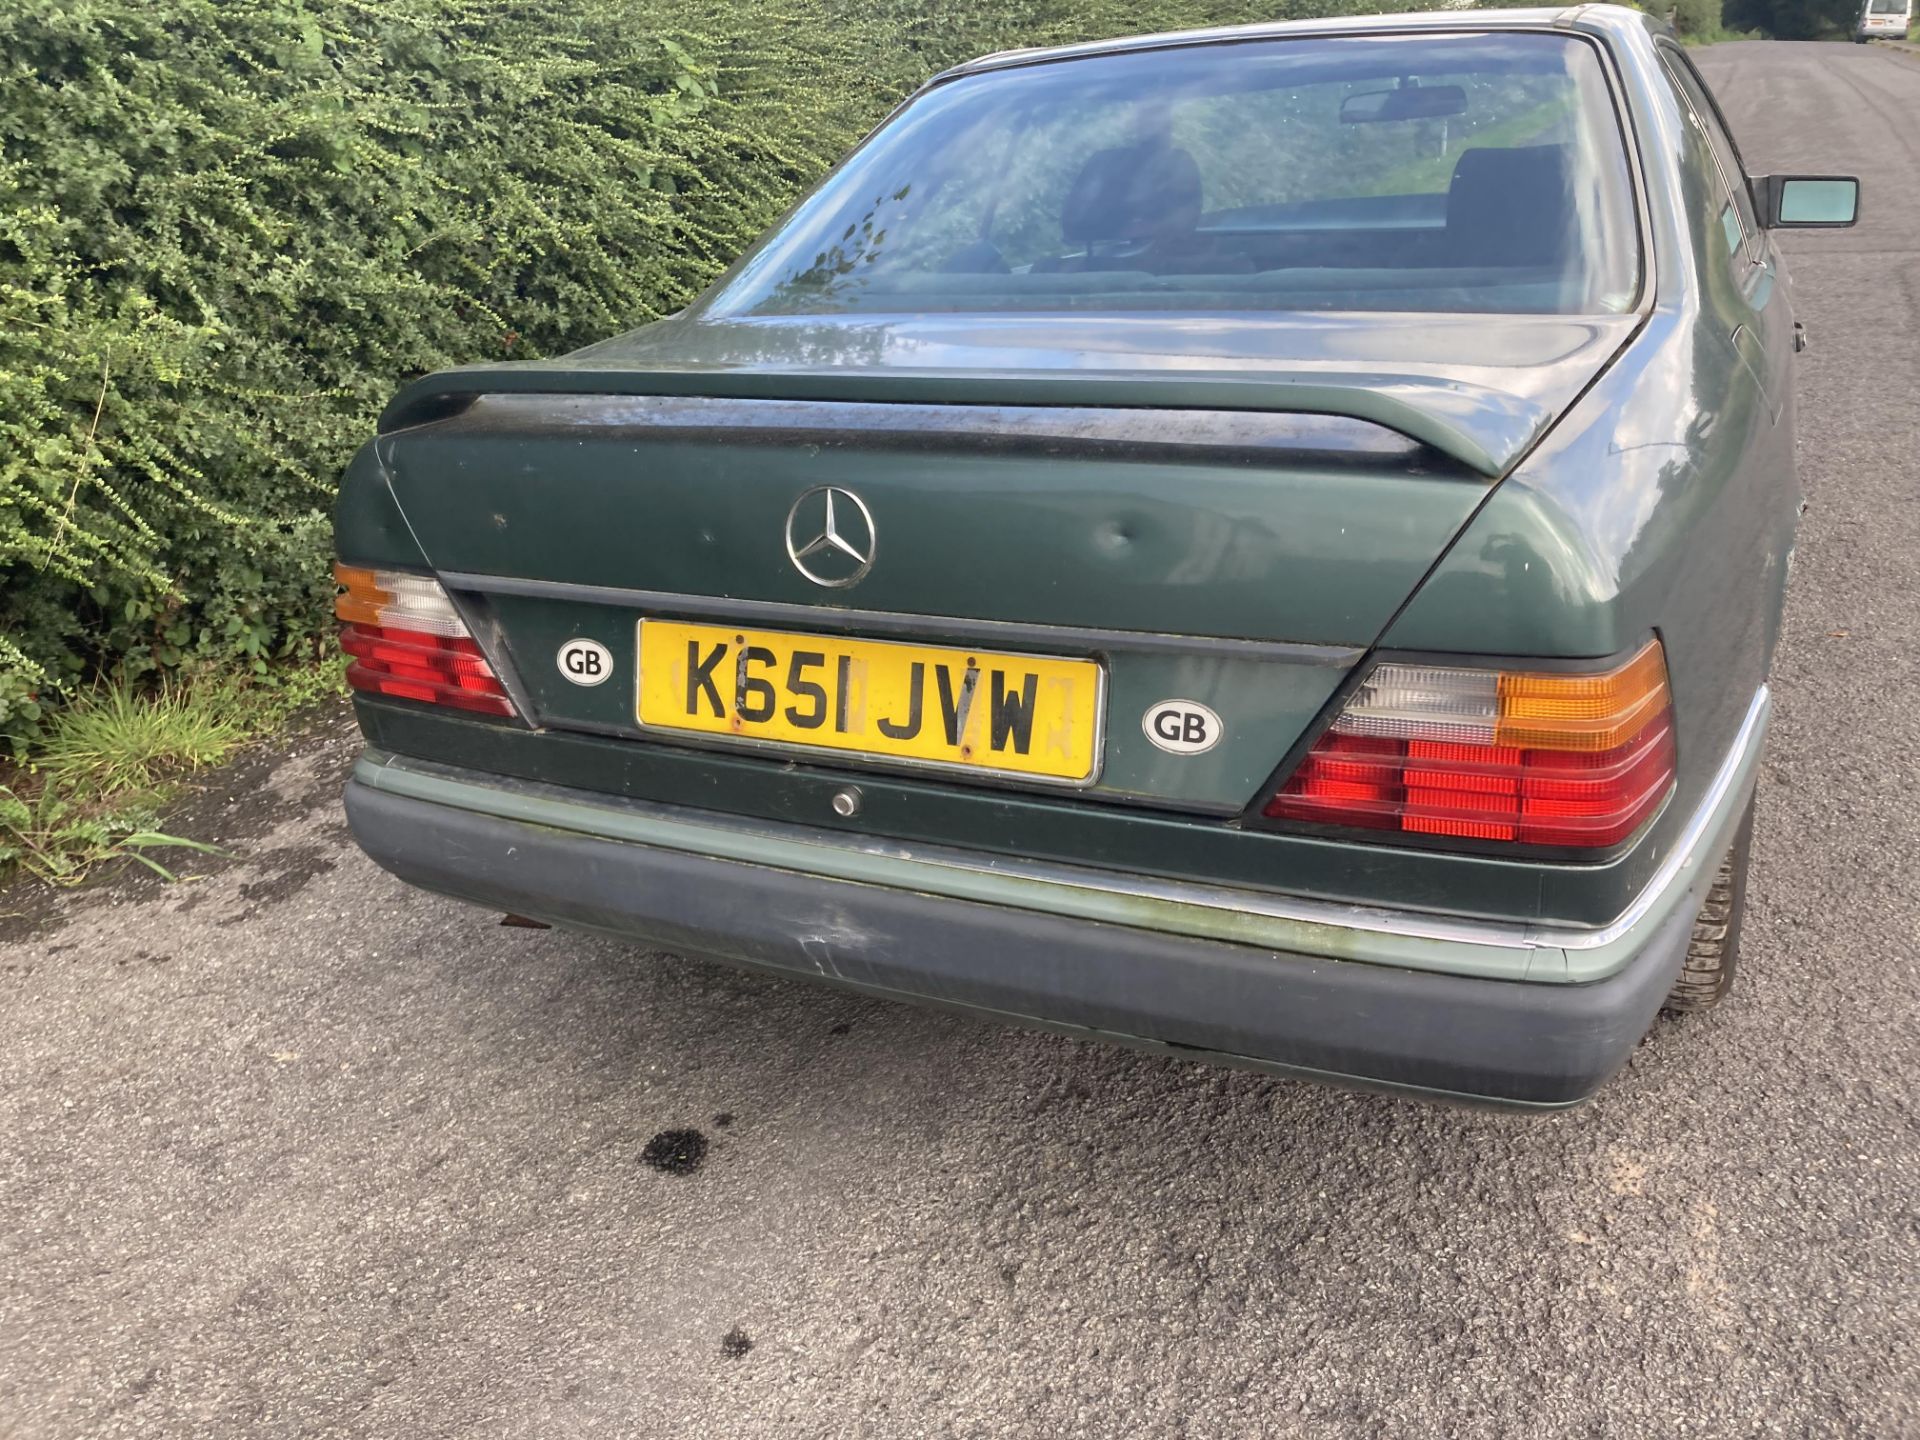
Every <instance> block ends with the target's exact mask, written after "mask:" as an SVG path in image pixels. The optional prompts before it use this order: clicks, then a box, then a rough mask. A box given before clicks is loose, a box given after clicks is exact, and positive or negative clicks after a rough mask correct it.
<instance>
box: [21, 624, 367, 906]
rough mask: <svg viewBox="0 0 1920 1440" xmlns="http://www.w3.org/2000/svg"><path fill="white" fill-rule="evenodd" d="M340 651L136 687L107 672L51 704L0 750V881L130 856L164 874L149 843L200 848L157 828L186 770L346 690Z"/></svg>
mask: <svg viewBox="0 0 1920 1440" xmlns="http://www.w3.org/2000/svg"><path fill="white" fill-rule="evenodd" d="M343 671H344V662H343V661H342V660H341V659H340V658H339V657H334V658H331V659H328V660H323V661H319V662H315V663H312V664H308V665H303V666H299V667H289V668H283V669H279V670H273V671H269V672H267V673H266V674H264V675H257V674H252V673H246V672H238V671H234V672H227V671H220V670H206V671H202V672H200V673H199V674H196V675H191V676H188V677H183V678H176V679H174V680H171V681H169V682H168V683H166V684H165V685H163V686H161V687H160V688H158V689H143V688H141V687H139V686H136V685H133V684H130V683H128V682H125V681H107V682H103V683H102V684H100V685H98V686H96V687H95V688H94V689H93V690H91V691H88V692H85V693H83V694H82V695H80V696H78V697H77V698H76V699H75V700H74V701H73V703H71V704H70V705H68V706H66V707H65V708H64V709H62V710H60V711H59V712H58V713H56V714H55V715H54V716H53V717H52V718H51V719H50V720H49V721H48V722H47V724H46V727H45V729H44V730H43V732H42V733H41V734H40V735H39V736H38V737H37V738H36V740H35V743H34V746H33V749H32V750H31V751H30V752H29V753H28V754H27V755H26V756H24V757H23V758H21V759H19V760H15V761H12V762H4V761H0V881H5V880H7V879H9V878H11V877H12V876H13V875H14V874H16V873H22V872H24V873H25V874H28V875H31V876H34V877H36V878H38V879H40V880H43V881H45V882H47V883H49V884H53V885H73V884H78V883H79V882H80V881H81V880H82V879H83V878H85V876H86V874H87V872H88V871H89V870H90V869H92V868H93V867H94V866H96V865H99V864H101V863H103V862H105V861H108V860H115V859H130V860H134V861H137V862H139V863H140V864H143V865H145V866H147V867H148V868H149V869H152V870H156V871H158V872H159V873H161V874H163V875H166V874H169V873H170V872H169V871H168V869H167V867H166V865H165V864H164V863H163V860H162V859H161V858H158V856H157V854H156V852H159V853H160V854H164V852H166V851H168V850H178V849H189V850H201V851H205V850H207V849H208V848H209V847H208V846H206V845H204V844H201V843H200V842H198V841H194V840H190V839H187V838H185V837H181V836H175V835H169V834H167V833H166V832H165V831H164V830H162V829H161V828H160V816H161V813H162V811H163V810H164V808H165V806H166V804H167V802H168V801H170V800H172V799H173V798H174V797H175V796H177V795H178V794H179V793H180V792H181V790H182V789H183V788H184V787H185V786H187V785H188V784H190V783H191V780H190V777H191V776H192V775H193V774H194V772H196V771H199V770H204V769H205V768H207V767H208V766H211V765H217V764H219V763H220V762H221V761H223V760H226V759H228V758H229V757H230V756H232V755H233V754H234V752H235V751H237V750H239V749H240V747H241V746H243V745H245V744H246V743H247V742H249V741H251V740H255V739H259V738H261V737H263V736H266V735H270V734H273V733H274V732H276V731H278V730H280V729H282V728H284V727H285V725H286V723H287V722H288V720H289V719H290V718H291V717H292V716H294V715H295V714H297V713H298V712H300V711H302V710H305V709H307V708H308V707H310V706H312V705H314V704H316V703H318V702H320V701H322V700H325V699H328V698H329V697H332V696H336V695H340V694H343V693H344V686H343V684H342V679H341V677H342V674H343Z"/></svg>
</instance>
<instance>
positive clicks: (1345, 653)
mask: <svg viewBox="0 0 1920 1440" xmlns="http://www.w3.org/2000/svg"><path fill="white" fill-rule="evenodd" d="M437 573H438V575H439V578H440V583H441V584H442V585H444V586H446V588H447V589H449V590H469V591H474V592H477V593H479V594H482V595H515V596H520V597H523V598H527V599H533V600H572V601H577V602H580V603H582V604H589V605H611V606H623V607H625V608H627V609H630V610H638V611H641V612H643V613H645V614H647V615H659V616H662V617H675V618H680V619H686V620H704V619H713V620H725V621H730V622H738V623H742V624H752V625H768V626H771V627H773V628H774V629H778V630H812V631H816V632H818V631H831V632H842V631H845V632H852V633H863V632H864V633H868V634H872V635H874V636H886V637H894V636H904V637H907V638H910V639H913V640H917V641H919V642H921V643H923V644H937V643H939V639H940V638H951V639H953V640H958V641H968V640H977V641H979V642H980V643H981V644H982V645H989V646H991V645H1005V646H1013V647H1015V648H1020V647H1027V648H1031V649H1034V650H1039V651H1045V652H1047V653H1049V654H1056V655H1071V656H1079V655H1085V654H1097V653H1102V652H1116V653H1121V654H1159V655H1167V654H1175V655H1219V656H1225V657H1232V658H1234V659H1240V660H1273V661H1279V662H1282V663H1284V664H1288V665H1324V666H1330V667H1332V668H1333V669H1336V670H1347V669H1351V668H1352V667H1353V666H1354V665H1356V664H1358V663H1359V661H1360V657H1361V656H1363V655H1365V654H1366V650H1365V648H1364V647H1361V646H1357V645H1306V644H1299V643H1296V642H1293V641H1285V640H1241V639H1236V638H1233V637H1231V636H1212V635H1162V634H1158V633H1155V632H1152V631H1147V630H1097V629H1089V628H1085V627H1082V626H1077V625H1036V624H1030V623H1027V622H1025V621H1018V620H976V619H973V618H971V617H967V616H959V615H911V614H906V613H903V612H901V611H897V610H851V609H846V608H843V607H841V606H838V605H831V606H829V605H802V604H797V603H793V602H789V601H784V600H741V599H736V598H734V597H732V596H728V595H681V594H676V593H674V592H671V591H666V590H630V589H627V588H625V587H623V586H614V585H581V584H576V583H574V582H572V581H567V580H523V579H519V578H517V577H515V576H511V575H475V574H470V573H468V572H465V571H458V570H442V571H439V572H437Z"/></svg>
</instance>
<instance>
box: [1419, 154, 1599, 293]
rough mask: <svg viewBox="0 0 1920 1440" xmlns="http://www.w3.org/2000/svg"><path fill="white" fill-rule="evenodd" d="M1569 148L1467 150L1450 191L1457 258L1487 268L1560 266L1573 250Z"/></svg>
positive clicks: (1450, 225)
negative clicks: (1492, 266) (1497, 266)
mask: <svg viewBox="0 0 1920 1440" xmlns="http://www.w3.org/2000/svg"><path fill="white" fill-rule="evenodd" d="M1568 174H1569V167H1568V163H1567V147H1566V146H1564V145H1525V146H1520V147H1518V148H1516V149H1510V150H1488V149H1482V150H1468V151H1465V152H1463V153H1462V154H1461V156H1460V159H1459V160H1458V161H1457V162H1456V163H1455V165H1454V167H1453V182H1452V184H1451V185H1449V186H1448V187H1447V237H1448V241H1449V246H1450V248H1451V249H1452V250H1453V251H1454V254H1455V255H1456V257H1460V258H1465V259H1468V260H1471V261H1473V262H1474V263H1477V264H1483V265H1558V264H1559V263H1561V262H1562V261H1563V260H1565V259H1566V257H1567V253H1568V252H1569V251H1570V250H1571V249H1572V248H1573V235H1574V228H1573V217H1574V205H1573V196H1572V194H1571V193H1570V189H1569V178H1568Z"/></svg>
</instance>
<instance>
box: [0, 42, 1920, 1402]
mask: <svg viewBox="0 0 1920 1440" xmlns="http://www.w3.org/2000/svg"><path fill="white" fill-rule="evenodd" d="M1701 59H1702V63H1703V64H1704V66H1705V67H1706V69H1707V70H1708V72H1709V75H1710V78H1711V79H1712V80H1713V81H1714V82H1715V84H1716V85H1717V87H1718V89H1719V91H1720V93H1721V95H1722V96H1723V97H1724V100H1725V102H1726V105H1727V108H1728V109H1729V110H1730V111H1731V113H1732V116H1733V119H1734V123H1735V127H1736V129H1737V131H1738V133H1739V136H1740V138H1741V140H1742V141H1743V142H1744V145H1745V147H1746V150H1747V153H1748V158H1749V163H1750V164H1751V165H1752V167H1753V168H1754V169H1755V170H1760V171H1764V170H1769V169H1772V170H1784V169H1793V168H1798V169H1801V170H1811V171H1836V170H1837V171H1843V172H1845V171H1858V172H1859V173H1860V174H1861V175H1862V176H1863V177H1864V179H1865V185H1866V202H1865V209H1864V215H1865V219H1864V220H1863V221H1862V223H1861V225H1860V226H1859V228H1858V229H1856V230H1851V231H1839V232H1831V233H1827V232H1820V233H1806V234H1802V235H1798V236H1793V237H1791V238H1789V239H1788V242H1787V248H1788V249H1789V251H1790V252H1791V254H1792V259H1793V272H1794V283H1795V295H1796V303H1797V305H1798V307H1799V310H1800V313H1801V316H1802V318H1803V319H1804V320H1805V321H1806V323H1807V325H1808V328H1809V330H1810V331H1811V333H1812V337H1813V349H1812V350H1811V351H1810V353H1809V354H1808V355H1807V356H1806V357H1805V359H1804V362H1803V370H1802V373H1801V382H1802V384H1801V392H1800V394H1801V447H1802V449H1801V454H1802V461H1801V463H1802V467H1803V472H1804V475H1805V479H1806V484H1807V488H1808V491H1809V493H1810V496H1811V500H1812V508H1811V510H1810V511H1809V512H1808V514H1807V517H1806V522H1805V526H1804V529H1803V531H1802V545H1801V550H1800V555H1799V561H1798V567H1797V570H1796V573H1795V577H1794V583H1793V591H1792V597H1791V603H1790V606H1789V617H1788V625H1787V631H1786V638H1785V642H1784V647H1783V649H1782V652H1781V654H1780V658H1779V664H1778V674H1777V688H1778V696H1779V702H1780V703H1779V712H1778V720H1777V725H1776V729H1775V731H1774V737H1773V745H1772V751H1771V756H1770V759H1769V761H1768V765H1767V770H1766V777H1765V781H1764V785H1763V788H1762V790H1761V795H1760V818H1759V832H1758V839H1757V848H1756V851H1755V865H1756V871H1755V876H1754V894H1753V901H1752V910H1751V913H1750V915H1749V918H1748V922H1747V932H1746V947H1747V948H1746V962H1747V967H1748V968H1747V971H1746V974H1745V976H1744V979H1743V983H1742V986H1741V989H1740V992H1739V993H1738V995H1737V998H1736V999H1735V1001H1734V1002H1732V1003H1731V1004H1730V1006H1729V1007H1728V1008H1726V1009H1724V1010H1723V1011H1721V1012H1720V1013H1717V1014H1714V1015H1712V1016H1708V1017H1703V1018H1699V1019H1696V1020H1690V1021H1687V1022H1684V1023H1676V1022H1662V1024H1661V1025H1660V1026H1659V1028H1658V1029H1657V1031H1656V1033H1655V1034H1654V1035H1653V1037H1652V1038H1651V1039H1650V1041H1649V1042H1648V1043H1647V1044H1646V1045H1644V1046H1643V1047H1642V1048H1641V1049H1640V1051H1639V1053H1638V1054H1637V1055H1636V1057H1635V1058H1634V1060H1633V1062H1632V1064H1631V1066H1630V1068H1629V1069H1628V1071H1627V1072H1626V1073H1625V1074H1624V1075H1622V1076H1621V1077H1620V1078H1619V1079H1618V1080H1616V1081H1615V1082H1614V1083H1613V1084H1611V1085H1610V1086H1609V1087H1608V1088H1607V1089H1606V1090H1605V1092H1604V1093H1603V1094H1602V1095H1601V1096H1600V1098H1599V1099H1598V1100H1597V1101H1596V1102H1595V1103H1594V1104H1593V1105H1592V1106H1591V1107H1589V1108H1587V1109H1585V1110H1582V1111H1578V1112H1575V1113H1571V1114H1567V1115H1563V1116H1559V1117H1556V1118H1551V1119H1546V1120H1527V1119H1517V1118H1511V1117H1502V1116H1496V1115H1487V1114H1476V1113H1462V1112H1456V1111H1451V1110H1446V1109H1441V1108H1435V1107H1429V1106H1425V1105H1421V1104H1415V1103H1411V1102H1403V1101H1397V1100H1391V1099H1383V1098H1378V1097H1373V1096H1366V1095H1355V1094H1344V1093H1339V1092H1333V1091H1328V1090H1322V1089H1317V1088H1314V1087H1311V1086H1308V1085H1304V1084H1297V1083H1293V1082H1288V1081H1280V1080H1273V1079H1268V1078H1263V1077H1259V1076H1254V1075H1248V1074H1242V1073H1233V1072H1228V1071H1224V1070H1218V1069H1212V1068H1207V1067H1203V1066H1199V1065H1193V1064H1186V1063H1179V1062H1175V1061H1169V1060H1162V1059H1157V1058H1152V1057H1145V1056H1140V1055H1136V1054H1130V1053H1125V1052H1120V1051H1115V1050H1110V1049H1105V1048H1100V1047H1097V1046H1091V1045H1084V1044H1080V1043H1076V1042H1072V1041H1068V1040H1062V1039H1056V1038H1051V1037H1044V1036H1036V1035H1032V1034H1026V1033H1017V1032H1011V1031H1008V1030H1004V1029H1000V1028H996V1027H994V1026H992V1025H989V1024H985V1023H978V1022H974V1021H971V1020H967V1019H962V1018H955V1017H950V1016H945V1015H939V1014H931V1013H925V1012H921V1011H917V1010H911V1009H904V1008H897V1007H894V1006H890V1005H887V1004H883V1003H878V1002H871V1001H867V1000H864V999H861V998H853V997H849V996H846V995H841V994H836V993H833V992H830V991H825V990H820V989H815V988H810V987H807V986H804V985H801V984H794V983H785V982H782V981H778V980H774V979H768V978H761V977H758V976H754V975H748V974H742V973H737V972H734V971H731V970H727V969H723V968H717V967H713V966H708V965H705V964H695V963H689V962H686V961H682V960H677V959H674V958H671V957H666V956H657V955H649V954H643V953H640V952H638V951H636V950H635V949H633V948H631V947H627V946H623V945H620V944H616V943H613V942H610V941H605V940H599V939H588V938H582V937H579V936H575V935H570V934H565V933H561V932H540V931H528V930H517V929H502V928H500V927H499V926H498V925H497V923H496V917H493V916H490V915H487V914H484V913H481V912H479V911H476V910H472V909H468V908H465V907H462V906H459V905H456V904H453V903H451V902H446V901H441V900H437V899H433V898H429V897H427V896H424V895H421V894H416V893H413V892H410V891H409V890H407V889H406V888H404V887H403V886H401V885H400V884H399V883H397V882H395V881H393V880H391V879H389V878H387V877H386V876H384V875H383V874H381V873H379V872H377V871H376V870H375V869H374V868H373V866H371V865H370V864H368V863H367V862H365V861H364V860H363V859H361V858H360V856H359V855H358V853H357V852H356V851H355V850H354V849H353V848H352V847H351V846H350V844H349V843H348V840H347V838H346V834H345V831H344V829H343V827H342V824H341V820H340V813H339V808H338V805H337V802H336V797H337V793H338V783H339V778H340V776H341V773H342V771H343V768H344V765H345V764H346V762H347V760H348V758H349V756H350V753H351V749H352V741H351V738H350V736H349V735H348V734H347V733H346V732H345V731H344V730H343V729H342V728H341V727H340V726H339V725H338V724H337V723H335V724H332V725H330V726H326V727H322V728H321V729H320V730H319V731H317V732H316V733H315V734H313V735H311V736H309V737H308V738H307V739H306V740H305V741H304V742H303V743H301V744H300V745H299V746H297V747H295V749H294V750H293V751H292V752H291V753H290V755H289V756H287V757H282V758H281V759H280V760H278V761H276V762H275V763H272V764H268V763H266V762H264V761H263V762H260V763H256V764H252V765H248V766H243V767H242V768H241V769H240V770H238V771H236V772H235V773H234V774H233V775H231V776H229V777H226V778H225V779H224V780H223V781H222V783H221V788H220V789H218V790H216V791H215V792H214V793H212V794H211V795H209V796H208V797H207V798H206V801H205V803H204V804H203V807H202V813H201V814H200V815H199V816H197V817H195V823H202V824H205V825H207V826H208V827H210V829H211V830H212V831H213V832H214V833H215V834H222V835H224V836H225V837H226V838H227V839H228V840H229V841H230V843H231V844H232V845H233V846H234V848H235V849H236V851H237V852H238V854H239V857H240V858H239V859H238V861H237V862H235V863H233V864H231V865H227V866H225V867H215V868H214V869H213V870H212V871H211V872H209V874H208V875H207V877H206V878H204V879H202V880H200V881H199V882H198V883H194V884H190V885H186V886H180V887H173V888H165V887H159V886H148V885H142V884H134V883H128V882H125V881H116V882H114V883H113V884H111V885H108V886H105V887H102V888H99V889H97V890H94V891H91V892H88V893H85V894H82V895H81V896H79V897H76V898H74V899H72V900H68V901H63V902H60V904H59V905H58V906H56V907H55V908H53V909H52V910H49V909H48V908H47V907H46V905H45V902H43V901H42V900H41V899H40V898H39V897H38V896H36V895H34V894H31V893H29V892H25V891H21V890H18V889H16V890H14V891H12V892H10V893H9V894H8V895H6V896H0V911H5V910H9V909H11V910H14V911H16V912H20V911H24V912H25V914H24V916H23V915H21V914H18V913H17V914H16V915H15V917H14V918H13V919H12V920H11V921H9V922H5V923H7V924H9V925H10V926H11V932H10V933H11V935H12V937H13V938H12V939H10V940H9V941H7V942H6V943H0V1434H3V1435H6V1436H83V1435H84V1436H118V1435H135V1434H156V1435H159V1434H166V1435H183V1436H184V1435H193V1436H202V1435H220V1434H244V1435H249V1436H292V1435H394V1436H463V1437H464V1436H475V1435H489V1436H563V1435H576V1434H594V1435H635V1436H655V1435H658V1436H675V1437H698V1436H755V1437H757V1436H775V1435H781V1436H784V1435H801V1436H812V1435H848V1436H874V1437H896V1436H914V1435H948V1434H952V1435H1007V1436H1062V1435H1086V1436H1128V1437H1132V1436H1162V1435H1192V1436H1208V1437H1211V1436H1243V1435H1244V1436H1255V1435H1273V1436H1289V1435H1307V1436H1443V1435H1444V1436H1492V1437H1512V1436H1521V1437H1538V1436H1615V1435H1619V1436H1626V1435H1660V1436H1666V1435H1725V1436H1751V1435H1792V1436H1802V1435H1849V1436H1855V1435H1858V1436H1875V1437H1879V1436H1900V1435H1920V1351H1917V1349H1916V1341H1915V1334H1916V1329H1917V1328H1920V1259H1917V1253H1920V1251H1917V1247H1916V1236H1917V1234H1920V1228H1917V1226H1916V1197H1920V1145H1916V1143H1915V1131H1916V1107H1915V1100H1916V1095H1915V1078H1916V1076H1920V1034H1917V1033H1916V1005H1915V992H1916V985H1915V954H1916V948H1917V946H1916V942H1917V941H1920V885H1916V881H1915V879H1914V873H1913V871H1914V860H1915V856H1916V853H1920V808H1917V807H1916V804H1915V791H1916V785H1920V758H1917V757H1920V720H1917V719H1916V716H1920V671H1917V670H1916V661H1915V657H1916V655H1920V583H1917V582H1920V575H1917V574H1916V567H1917V564H1920V561H1917V559H1916V557H1920V494H1916V491H1917V490H1920V484H1917V483H1916V482H1917V481H1920V123H1917V122H1920V56H1917V57H1912V58H1908V57H1904V56H1898V55H1895V54H1893V53H1891V52H1888V51H1884V50H1879V49H1860V48H1856V47H1853V46H1847V45H1825V46H1790V45H1729V46H1725V47H1721V48H1716V49H1713V50H1709V51H1706V52H1704V53H1703V54H1702V56H1701ZM676 1130H678V1131H698V1132H700V1135H701V1136H702V1137H704V1141H705V1148H704V1153H702V1154H699V1155H698V1157H697V1158H698V1161H699V1163H698V1164H697V1165H695V1164H692V1163H691V1162H692V1161H693V1160H694V1159H695V1158H696V1152H697V1151H698V1149H699V1147H698V1144H697V1142H694V1141H692V1140H687V1139H681V1140H679V1141H676V1142H672V1143H668V1144H665V1145H661V1146H656V1147H655V1148H654V1150H653V1152H652V1154H653V1158H655V1159H657V1160H659V1159H663V1160H664V1162H665V1164H666V1167H667V1168H656V1167H655V1166H653V1165H650V1164H648V1163H646V1161H645V1159H644V1158H643V1157H645V1156H646V1155H647V1154H648V1153H649V1152H648V1147H649V1142H650V1141H652V1140H654V1138H655V1137H656V1135H658V1134H659V1133H661V1132H668V1131H676ZM675 1169H678V1170H680V1171H683V1172H685V1173H674V1170H675Z"/></svg>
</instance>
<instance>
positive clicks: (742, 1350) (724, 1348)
mask: <svg viewBox="0 0 1920 1440" xmlns="http://www.w3.org/2000/svg"><path fill="white" fill-rule="evenodd" d="M751 1349H753V1337H752V1336H751V1335H749V1334H747V1332H746V1331H744V1330H742V1329H741V1328H740V1327H739V1326H738V1325H736V1326H734V1327H733V1328H732V1329H731V1330H729V1331H727V1333H726V1334H724V1335H722V1336H721V1337H720V1353H721V1354H722V1355H724V1356H726V1357H727V1359H729V1360H738V1359H739V1358H740V1357H741V1356H742V1355H744V1354H746V1353H747V1352H748V1351H749V1350H751Z"/></svg>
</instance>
